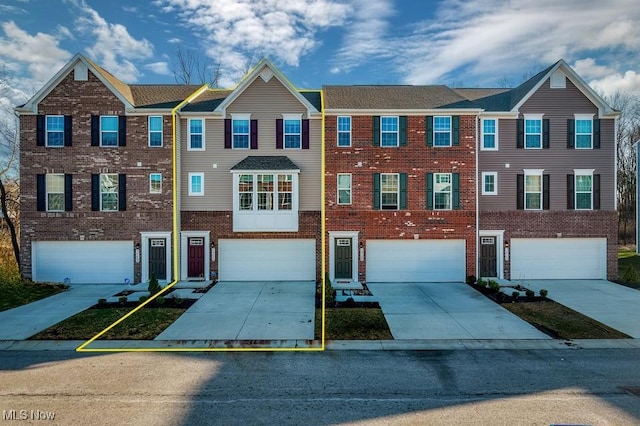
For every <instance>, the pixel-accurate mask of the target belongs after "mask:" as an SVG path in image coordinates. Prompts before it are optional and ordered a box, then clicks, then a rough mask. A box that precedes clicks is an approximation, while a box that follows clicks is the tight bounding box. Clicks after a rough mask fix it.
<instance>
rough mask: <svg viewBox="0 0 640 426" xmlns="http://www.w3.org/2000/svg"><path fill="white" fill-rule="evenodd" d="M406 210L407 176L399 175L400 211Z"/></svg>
mask: <svg viewBox="0 0 640 426" xmlns="http://www.w3.org/2000/svg"><path fill="white" fill-rule="evenodd" d="M406 209H407V174H406V173H400V210H406Z"/></svg>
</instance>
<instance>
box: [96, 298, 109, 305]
mask: <svg viewBox="0 0 640 426" xmlns="http://www.w3.org/2000/svg"><path fill="white" fill-rule="evenodd" d="M106 304H107V299H105V298H101V299H98V306H106Z"/></svg>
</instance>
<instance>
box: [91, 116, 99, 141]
mask: <svg viewBox="0 0 640 426" xmlns="http://www.w3.org/2000/svg"><path fill="white" fill-rule="evenodd" d="M91 146H100V116H99V115H92V116H91Z"/></svg>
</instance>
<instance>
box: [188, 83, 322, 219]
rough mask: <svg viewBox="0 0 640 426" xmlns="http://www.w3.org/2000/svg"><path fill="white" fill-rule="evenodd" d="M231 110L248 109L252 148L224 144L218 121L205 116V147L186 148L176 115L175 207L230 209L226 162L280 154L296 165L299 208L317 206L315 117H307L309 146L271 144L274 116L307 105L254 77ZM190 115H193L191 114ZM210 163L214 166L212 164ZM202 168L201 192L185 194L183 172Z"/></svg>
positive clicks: (318, 135) (318, 137) (317, 121)
mask: <svg viewBox="0 0 640 426" xmlns="http://www.w3.org/2000/svg"><path fill="white" fill-rule="evenodd" d="M231 113H240V114H249V113H250V114H251V118H252V119H257V120H258V149H257V150H256V149H225V148H224V120H223V119H222V118H206V119H205V151H188V150H187V145H188V144H187V119H185V118H183V119H182V120H181V129H182V130H181V133H180V138H181V140H182V141H183V143H182V144H181V154H182V155H181V157H182V172H181V177H182V181H183V182H184V184H183V185H182V187H181V195H182V204H181V209H182V210H185V211H231V210H232V209H233V188H232V185H233V183H232V174H231V173H230V169H231V167H233V166H234V165H236V164H237V163H239V162H240V161H242V160H243V159H244V158H246V157H247V156H249V155H286V156H287V157H289V158H290V159H291V161H293V162H294V163H295V164H296V165H297V166H298V167H299V168H300V174H299V188H298V196H299V197H300V204H299V209H300V211H319V210H320V204H321V202H320V191H321V183H320V176H321V128H322V125H321V120H320V119H319V118H312V119H310V120H309V149H304V150H303V149H298V150H291V149H276V119H277V118H282V114H296V113H302V118H308V117H307V114H306V113H307V110H306V108H305V106H304V105H302V104H301V103H300V102H299V101H298V100H297V99H296V98H295V97H294V96H293V95H292V94H291V93H290V92H289V91H288V90H287V89H286V88H285V87H284V86H282V84H281V83H280V82H279V81H278V80H277V79H276V78H275V77H273V78H271V80H269V83H265V82H264V81H263V80H262V78H260V77H258V78H256V80H255V81H254V82H253V83H252V84H251V85H250V86H249V87H248V88H247V89H246V90H245V91H244V92H243V93H242V94H241V95H240V96H239V97H238V98H237V99H236V100H235V101H234V102H233V103H232V104H231V105H229V107H228V108H227V114H228V116H227V118H231V115H230V114H231ZM194 118H195V117H194ZM214 164H215V165H216V168H214V167H213V165H214ZM190 172H191V173H197V172H203V173H204V191H205V195H204V197H193V196H189V195H188V190H189V182H188V176H189V173H190Z"/></svg>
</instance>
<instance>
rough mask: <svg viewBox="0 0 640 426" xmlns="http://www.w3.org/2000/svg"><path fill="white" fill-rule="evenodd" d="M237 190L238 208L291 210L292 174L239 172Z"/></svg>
mask: <svg viewBox="0 0 640 426" xmlns="http://www.w3.org/2000/svg"><path fill="white" fill-rule="evenodd" d="M275 183H277V185H275ZM237 192H238V208H239V210H293V193H294V189H293V175H292V174H288V173H282V174H270V173H261V174H241V175H238V187H237ZM254 199H257V200H258V202H257V204H255V205H254V203H253V200H254ZM276 200H277V205H276V204H274V203H275V202H276Z"/></svg>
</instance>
